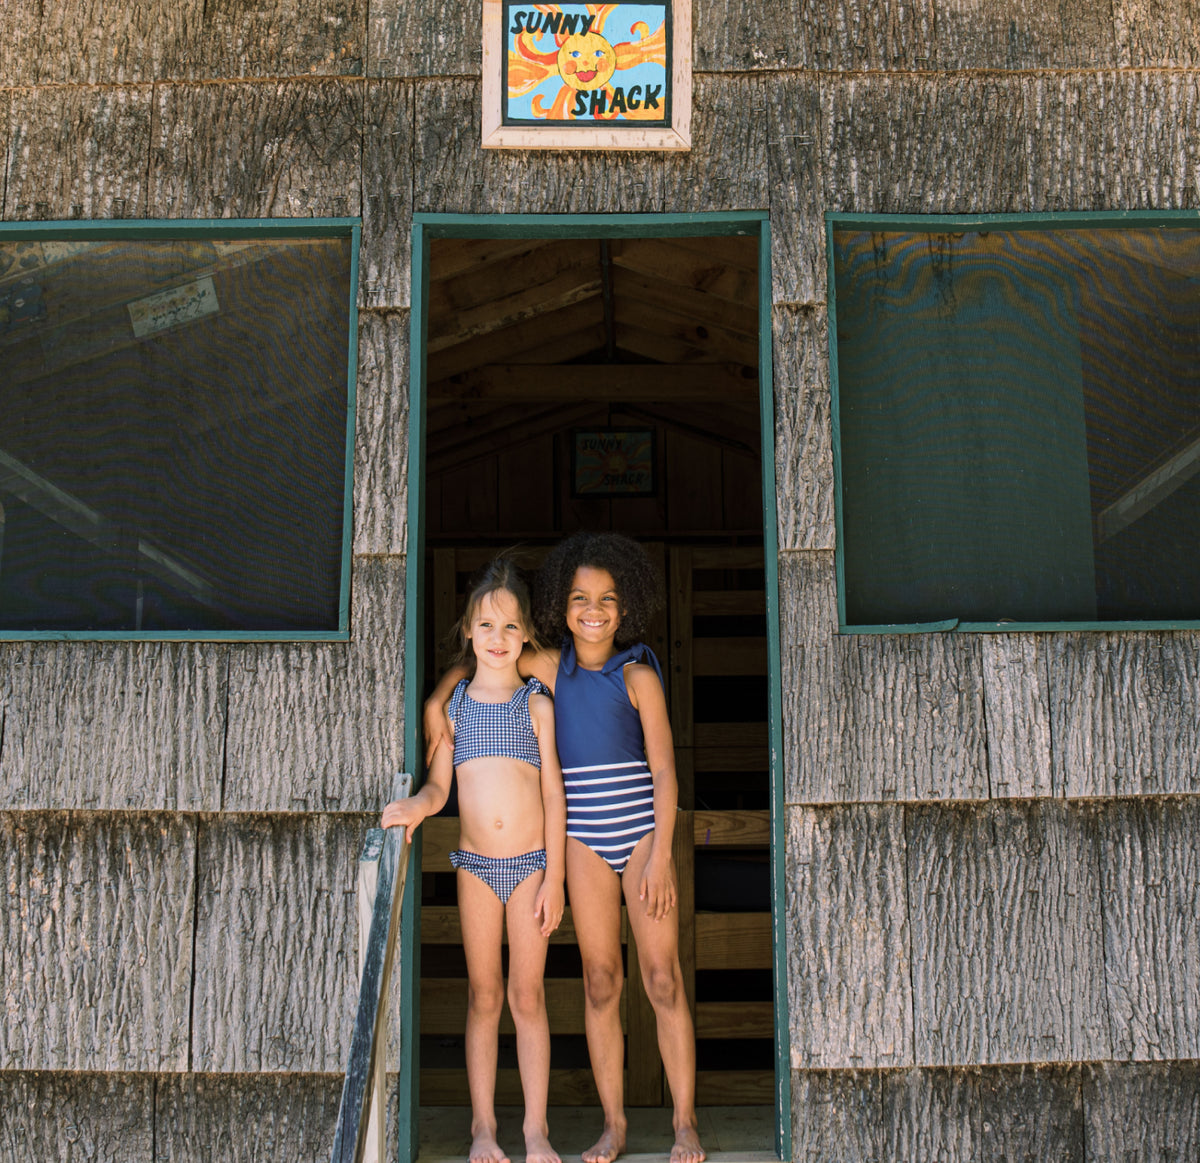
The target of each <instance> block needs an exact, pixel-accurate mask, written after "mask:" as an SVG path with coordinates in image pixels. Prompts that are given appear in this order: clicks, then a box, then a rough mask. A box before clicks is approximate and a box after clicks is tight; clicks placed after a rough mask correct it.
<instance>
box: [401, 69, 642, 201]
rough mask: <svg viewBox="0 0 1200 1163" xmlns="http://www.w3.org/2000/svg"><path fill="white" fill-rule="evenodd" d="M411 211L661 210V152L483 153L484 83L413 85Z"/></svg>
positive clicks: (502, 151)
mask: <svg viewBox="0 0 1200 1163" xmlns="http://www.w3.org/2000/svg"><path fill="white" fill-rule="evenodd" d="M413 101H414V105H415V109H416V114H415V124H416V131H415V141H414V149H413V209H414V210H415V211H418V212H422V211H425V212H436V213H459V214H525V213H541V214H589V213H610V212H616V211H620V212H623V213H632V212H644V213H659V212H661V211H662V210H663V209H665V206H664V202H663V166H664V162H663V159H662V157H661V156H660V155H659V154H656V153H621V154H614V153H603V152H595V151H593V152H584V153H577V152H574V153H573V152H565V151H561V150H559V151H557V152H556V151H552V150H532V151H530V150H516V151H513V150H484V149H483V148H482V146H481V145H480V144H479V133H478V132H477V131H476V127H477V126H479V125H480V116H481V114H480V86H479V82H478V81H472V80H437V81H423V82H419V83H417V84H416V85H415V86H414V89H413Z"/></svg>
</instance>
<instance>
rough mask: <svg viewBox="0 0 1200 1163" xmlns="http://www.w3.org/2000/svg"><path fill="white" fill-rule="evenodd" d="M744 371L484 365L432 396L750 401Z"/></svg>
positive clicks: (723, 366) (692, 366) (751, 385)
mask: <svg viewBox="0 0 1200 1163" xmlns="http://www.w3.org/2000/svg"><path fill="white" fill-rule="evenodd" d="M747 370H749V369H748V368H747V366H746V365H744V364H731V363H688V364H661V363H613V364H609V363H594V364H579V363H576V364H570V365H568V366H567V367H564V368H562V369H561V370H560V373H559V374H558V375H554V376H551V375H548V374H547V369H546V366H545V365H544V364H487V365H484V366H482V367H478V368H473V369H472V370H471V371H468V372H463V373H462V374H461V375H458V376H454V377H453V378H451V379H449V380H443V381H441V383H440V384H439V385H438V392H437V395H438V398H439V399H453V400H478V401H495V402H501V401H505V402H507V401H511V400H522V401H530V402H532V401H538V402H553V401H556V400H557V401H561V400H563V399H564V397H572V396H576V395H578V394H579V393H581V392H582V393H585V394H587V395H588V396H589V397H591V398H593V399H597V400H605V401H608V402H612V403H624V402H626V401H635V402H657V403H672V402H674V403H698V402H703V401H707V402H717V401H724V400H730V399H733V398H737V397H738V396H744V397H745V398H746V399H748V400H753V401H755V402H756V401H757V399H758V381H757V379H756V378H748V377H747V375H746V372H747ZM751 377H753V372H752V371H751ZM430 395H431V397H432V395H433V392H432V391H431V392H430Z"/></svg>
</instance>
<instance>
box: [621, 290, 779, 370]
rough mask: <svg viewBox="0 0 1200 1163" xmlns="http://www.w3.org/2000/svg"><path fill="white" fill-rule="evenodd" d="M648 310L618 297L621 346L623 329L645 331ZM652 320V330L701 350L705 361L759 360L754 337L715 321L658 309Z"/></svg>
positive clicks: (740, 361) (625, 341) (623, 334)
mask: <svg viewBox="0 0 1200 1163" xmlns="http://www.w3.org/2000/svg"><path fill="white" fill-rule="evenodd" d="M647 322H648V320H647V313H646V311H645V310H644V309H643V308H642V307H641V305H640V304H638V303H636V302H633V301H631V300H629V299H628V298H627V299H624V300H618V303H617V341H618V343H619V345H620V346H622V347H627V346H628V343H627V340H626V333H625V328H626V327H627V326H629V327H635V328H640V329H642V330H644V329H645V328H646V324H647ZM652 322H653V323H654V330H655V332H656V333H658V334H660V335H661V336H662V337H663V338H664V339H668V340H670V339H674V340H676V341H677V342H679V343H684V344H687V345H688V346H689V347H692V348H694V349H695V350H696V351H700V352H703V360H704V361H705V362H722V363H724V362H734V363H742V364H753V363H755V362H757V359H758V342H757V337H755V339H751V338H749V337H748V336H740V335H737V334H735V333H733V332H731V331H727V330H726V329H725V328H724V327H719V326H717V325H716V324H704V323H697V322H696V321H695V319H693V318H692V317H691V316H690V315H688V314H687V313H686V312H677V311H667V310H665V309H664V308H659V311H658V314H657V317H655V318H654V319H653V320H652ZM663 362H664V363H667V362H670V363H675V362H684V361H682V360H680V361H676V360H664V361H663Z"/></svg>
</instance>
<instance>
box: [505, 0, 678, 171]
mask: <svg viewBox="0 0 1200 1163" xmlns="http://www.w3.org/2000/svg"><path fill="white" fill-rule="evenodd" d="M657 2H658V3H662V4H665V6H666V8H667V9H668V10H669V14H670V22H669V24H668V26H667V27H668V28H669V30H670V51H669V54H668V57H667V60H668V63H669V67H670V90H669V100H670V104H669V106H668V111H669V124H668V125H655V126H643V125H639V124H637V123H636V122H632V121H626V120H621V121H615V122H610V123H608V124H604V125H598V124H596V123H595V122H594V121H588V122H586V123H580V124H578V125H573V124H566V123H564V122H562V121H557V122H555V123H551V124H546V125H531V124H521V125H514V124H507V125H506V124H504V97H505V94H504V78H505V63H506V61H507V59H508V58H507V52H508V49H507V37H506V28H505V19H504V15H505V4H504V0H483V148H484V149H619V150H686V149H691V147H692V0H657ZM535 7H536V6H535V4H533V3H530V4H529V5H528V8H529V9H530V10H532V9H534V8H535ZM544 7H545V6H544V5H543V8H544ZM572 7H579V5H577V4H572ZM589 7H595V5H589ZM551 71H553V70H551ZM564 87H565V85H564Z"/></svg>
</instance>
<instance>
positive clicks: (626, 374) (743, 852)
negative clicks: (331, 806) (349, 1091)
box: [401, 215, 789, 1157]
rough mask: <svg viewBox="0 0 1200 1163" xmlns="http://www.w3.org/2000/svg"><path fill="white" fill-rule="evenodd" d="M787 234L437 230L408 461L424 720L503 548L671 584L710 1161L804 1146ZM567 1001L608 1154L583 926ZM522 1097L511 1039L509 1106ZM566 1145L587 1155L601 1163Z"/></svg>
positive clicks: (630, 1077) (459, 1088)
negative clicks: (778, 385) (787, 821)
mask: <svg viewBox="0 0 1200 1163" xmlns="http://www.w3.org/2000/svg"><path fill="white" fill-rule="evenodd" d="M765 233H766V224H765V221H763V216H762V215H733V216H713V217H712V218H711V219H709V218H707V217H705V216H700V217H699V218H698V217H697V216H688V217H687V219H684V218H683V217H682V216H669V215H664V216H660V217H648V216H639V217H637V218H632V217H624V216H608V217H594V218H582V217H570V218H552V219H551V218H538V219H530V218H524V219H521V218H513V217H504V218H474V219H463V218H447V217H440V216H439V217H436V218H435V217H432V216H428V217H426V218H424V219H423V220H422V219H419V220H418V229H417V230H416V231H415V237H414V253H413V262H414V287H415V288H419V294H417V295H415V296H414V322H413V337H414V343H413V360H414V368H413V382H414V388H415V390H414V399H413V409H414V411H413V414H412V415H410V433H411V436H410V441H411V446H412V448H413V450H414V458H416V459H418V460H419V461H420V463H419V465H416V466H414V467H413V468H412V469H411V470H410V471H412V472H413V474H414V476H415V477H417V478H418V481H417V492H416V495H417V498H418V500H417V508H418V510H419V512H418V513H417V514H415V517H416V520H415V523H414V525H410V528H415V529H416V544H414V542H413V541H412V540H410V546H409V549H410V562H411V563H412V569H413V572H414V574H415V575H417V576H416V577H414V578H412V579H410V586H409V594H410V604H409V621H408V625H409V627H410V629H411V630H412V632H413V633H414V634H415V633H423V635H424V640H423V643H422V647H423V649H421V650H420V651H413V650H412V646H413V645H414V644H413V643H412V642H411V639H410V647H409V652H410V654H411V655H414V656H415V655H417V654H420V655H422V656H423V659H422V660H421V661H420V662H419V663H417V660H416V659H415V657H414V658H413V659H410V672H409V688H410V690H413V689H414V687H415V689H416V690H417V691H419V692H420V695H421V697H423V693H424V692H425V691H427V690H428V689H429V688H430V686H431V685H432V683H433V681H434V680H435V679H436V676H437V675H438V674H440V673H441V671H442V670H443V669H444V668H445V666H446V664H447V662H448V657H447V647H446V635H447V632H448V631H449V629H450V627H451V626H452V624H453V622H454V619H455V618H456V617H457V615H458V612H459V611H460V610H461V604H462V600H463V592H464V589H465V586H466V582H467V579H468V578H469V576H470V574H471V573H472V572H473V571H474V569H476V568H477V567H478V566H479V565H481V564H482V563H483V562H485V561H486V560H488V559H489V558H490V557H492V556H493V555H494V554H495V553H496V552H497V551H498V550H500V549H502V548H511V547H513V546H519V547H520V554H522V555H523V556H524V559H525V561H526V563H527V564H529V565H530V566H536V564H537V563H538V562H539V561H540V560H541V557H542V556H543V555H544V553H545V552H546V550H547V549H548V548H549V547H550V546H551V545H553V544H555V543H556V542H557V541H559V540H560V539H561V538H562V537H563V536H565V535H567V534H570V533H572V532H574V531H576V530H578V529H593V530H607V529H613V530H616V531H619V532H622V533H626V534H628V535H630V536H632V537H634V538H636V539H637V540H639V541H640V542H642V543H643V545H645V547H646V548H647V550H648V551H649V552H650V554H651V556H652V557H653V558H654V560H655V561H656V562H657V564H658V565H659V567H660V568H661V571H662V573H663V576H664V578H665V581H666V592H667V605H666V608H665V609H664V611H663V612H662V613H661V615H660V617H659V619H658V622H657V624H656V625H655V627H654V629H653V631H652V632H651V634H650V635H648V639H649V645H650V646H651V647H652V648H653V649H654V651H655V653H656V654H657V655H658V657H659V660H660V662H661V664H662V668H663V675H664V679H665V682H666V686H667V700H668V708H669V711H670V714H671V721H672V729H673V732H674V742H675V750H676V766H677V772H678V776H679V786H680V798H679V804H680V818H679V822H678V824H677V827H676V843H675V860H676V863H677V866H678V871H679V882H680V894H681V900H680V956H681V962H682V965H683V969H684V977H685V982H686V986H687V990H688V996H689V1000H690V1002H691V1003H692V1007H693V1016H694V1019H695V1023H696V1038H697V1102H698V1106H699V1107H700V1108H701V1110H702V1113H701V1135H702V1138H704V1139H705V1141H706V1146H708V1148H709V1150H710V1152H714V1151H722V1150H736V1151H739V1152H746V1151H765V1152H766V1153H767V1154H768V1155H770V1154H774V1153H775V1152H779V1151H783V1150H784V1148H785V1143H786V1137H787V1136H786V1123H787V1120H788V1117H789V1116H788V1111H787V1109H786V1107H787V1104H786V1100H785V1096H786V1093H787V1086H788V1081H787V1077H788V1075H787V1071H788V1062H787V1048H786V1044H785V1043H786V1029H787V1023H786V1014H785V1013H784V1012H783V1000H782V999H783V998H784V997H785V995H786V987H785V985H784V983H783V981H782V979H781V969H782V951H781V950H779V949H777V948H776V946H775V942H774V940H773V931H774V927H773V925H772V916H773V913H774V914H775V915H776V916H778V915H779V913H780V911H781V908H782V896H781V891H780V885H779V880H780V877H779V875H778V867H777V865H778V863H779V862H780V861H781V851H782V845H781V841H780V837H781V823H782V821H781V813H780V811H779V804H777V803H776V798H777V795H778V791H779V773H778V772H773V771H772V769H771V761H770V757H771V755H772V754H778V747H774V748H773V747H772V746H771V743H772V733H773V730H777V727H773V723H772V719H773V716H776V715H777V707H778V689H777V688H778V642H777V637H776V636H775V633H774V631H771V632H770V633H769V631H768V627H769V625H770V623H771V621H772V617H773V614H772V613H771V612H772V611H774V609H775V600H774V599H775V569H774V558H775V553H774V546H775V540H774V491H773V490H774V471H773V452H772V448H771V442H770V433H771V432H772V430H773V429H772V426H771V423H770V387H769V385H770V366H769V352H770V348H769V310H766V319H767V320H768V323H767V326H766V327H764V323H763V318H764V310H765V306H764V300H765V299H766V294H765V293H764V286H766V287H769V278H768V272H767V271H766V270H765V269H764V268H765V266H766V261H767V253H768V252H767V241H766V238H765ZM418 240H419V242H418ZM767 306H769V304H768V305H767ZM764 384H765V385H766V388H765V394H764V387H763V385H764ZM764 400H765V408H764ZM764 431H765V432H767V433H768V437H767V441H766V449H765V457H764V441H763V435H762V434H763V432H764ZM764 460H765V463H764ZM764 480H768V481H769V482H770V483H769V486H768V488H767V493H766V496H765V498H764V488H763V481H764ZM412 506H413V492H412V491H410V508H411V507H412ZM418 579H419V580H418ZM414 582H416V583H417V585H416V588H415V589H414ZM414 597H415V601H414ZM414 665H417V666H418V669H416V671H415V673H414V671H413V669H411V668H412V667H413V666H414ZM409 707H410V708H411V709H410V713H409V719H408V721H409V724H410V727H409V731H410V753H411V754H419V753H420V751H419V748H418V747H414V745H415V743H416V739H415V731H414V726H413V725H414V724H416V730H419V712H418V711H417V708H418V707H419V698H413V697H410V700H409ZM778 798H779V800H780V803H781V799H782V797H781V796H778ZM450 811H453V807H452V806H451V807H448V809H447V812H450ZM421 833H423V834H424V838H423V845H422V851H421V869H422V874H421V877H420V878H419V897H420V918H421V919H420V933H421V937H420V958H419V960H420V975H419V982H417V981H414V983H413V992H414V994H415V995H416V996H415V999H414V1007H415V1009H416V1013H417V1015H419V1029H420V1038H419V1045H418V1046H417V1047H416V1048H415V1049H416V1055H415V1061H413V1062H411V1063H408V1062H406V1066H409V1068H410V1069H412V1070H413V1072H414V1082H415V1083H416V1085H417V1087H418V1088H419V1095H420V1100H419V1101H420V1107H421V1109H422V1110H423V1111H428V1110H430V1109H433V1110H438V1111H440V1110H441V1109H442V1108H447V1107H459V1106H466V1105H469V1098H468V1093H467V1084H466V1072H465V1068H464V1065H463V1061H464V1059H463V1024H464V1020H465V1010H466V967H465V961H464V958H463V954H462V949H461V944H460V935H459V927H458V918H457V912H456V906H455V880H454V874H453V872H452V870H451V869H450V868H449V865H448V862H447V859H446V855H447V852H448V850H449V849H450V848H452V847H454V846H455V841H456V839H457V821H456V820H455V819H454V818H452V817H450V816H449V815H447V816H444V817H443V818H441V819H435V820H430V821H427V823H426V824H425V825H424V826H423V828H422V829H421ZM414 879H415V878H414ZM414 895H415V894H414ZM778 929H779V931H780V932H782V926H778ZM625 951H626V958H627V964H626V970H627V975H626V991H625V999H624V1002H623V1007H622V1010H623V1024H624V1028H625V1031H626V1081H625V1094H626V1105H627V1108H628V1111H629V1115H630V1125H631V1135H630V1142H629V1144H628V1148H627V1150H628V1151H629V1152H630V1153H638V1152H639V1151H641V1152H648V1151H659V1150H662V1149H663V1146H664V1144H665V1145H666V1146H668V1147H669V1144H670V1119H669V1114H668V1113H667V1112H666V1111H662V1110H661V1108H663V1107H666V1108H668V1110H669V1107H670V1094H669V1090H668V1088H667V1087H666V1084H665V1080H664V1077H663V1072H662V1066H661V1062H660V1060H659V1055H658V1048H657V1044H656V1040H655V1025H654V1014H653V1010H652V1008H651V1006H650V1003H649V1001H648V999H647V998H646V996H645V993H644V990H643V988H642V985H641V980H640V974H639V973H638V970H637V961H636V958H637V952H636V946H635V945H634V944H633V943H632V942H631V941H630V942H628V943H626V944H625ZM546 996H547V1008H548V1011H549V1017H550V1026H551V1035H552V1070H551V1079H550V1102H551V1106H552V1108H555V1113H556V1114H557V1116H558V1118H557V1119H556V1124H561V1123H562V1122H563V1121H564V1119H565V1118H569V1116H570V1114H571V1113H572V1112H568V1111H565V1110H564V1108H583V1109H582V1110H579V1112H578V1113H579V1114H580V1120H579V1126H580V1128H581V1130H580V1132H579V1133H580V1134H582V1135H584V1136H587V1135H588V1134H589V1133H591V1135H592V1138H594V1136H595V1133H598V1127H599V1123H598V1118H597V1117H596V1116H598V1109H597V1108H596V1102H597V1100H596V1094H595V1090H594V1086H593V1083H592V1077H591V1070H590V1067H589V1064H588V1057H587V1048H586V1041H585V1038H584V1029H583V986H582V980H581V969H580V963H579V954H578V950H577V948H576V946H575V943H574V937H573V929H572V927H571V925H570V924H569V923H565V924H564V925H563V927H562V929H561V930H560V933H559V934H556V936H555V938H554V939H552V943H551V949H550V955H549V958H548V962H547V970H546ZM416 999H419V1000H416ZM406 1008H407V1007H406ZM404 1100H405V1095H404V1093H403V1090H402V1094H401V1102H402V1104H403V1102H404ZM520 1102H521V1092H520V1082H519V1077H518V1074H517V1069H516V1057H515V1045H514V1039H513V1031H512V1026H511V1021H510V1020H509V1019H507V1016H506V1019H505V1022H504V1023H503V1024H502V1027H501V1048H500V1072H499V1078H498V1082H497V1103H498V1104H499V1105H501V1106H503V1105H505V1104H512V1105H514V1106H519V1104H520ZM588 1108H590V1109H588ZM655 1108H660V1109H659V1112H658V1115H657V1116H655V1115H654V1110H655ZM706 1112H707V1113H706ZM414 1114H415V1112H414ZM461 1121H462V1125H463V1130H464V1133H465V1128H466V1119H465V1118H464V1119H463V1120H461ZM404 1122H405V1119H404V1112H403V1110H402V1112H401V1123H402V1128H403V1125H404ZM437 1122H438V1125H439V1126H444V1127H445V1128H446V1130H447V1131H448V1132H449V1133H450V1136H451V1140H450V1141H449V1142H448V1143H447V1145H446V1147H445V1148H440V1147H434V1146H433V1145H432V1144H422V1145H421V1153H422V1154H423V1155H424V1156H425V1157H430V1156H431V1154H432V1155H438V1154H441V1155H447V1154H449V1155H455V1154H459V1153H465V1150H464V1151H463V1152H456V1151H455V1150H453V1147H452V1142H453V1137H454V1135H455V1133H456V1131H457V1130H458V1128H457V1127H456V1125H455V1119H454V1118H453V1117H451V1118H440V1117H439V1119H438V1120H437ZM518 1126H519V1120H518ZM641 1127H646V1128H647V1130H646V1131H645V1132H644V1137H643V1138H642V1140H641V1141H639V1135H642V1134H643V1132H641V1131H640V1130H639V1128H641ZM650 1128H653V1132H651V1130H650ZM412 1129H413V1132H414V1133H415V1132H416V1130H417V1126H416V1123H415V1121H414V1122H413V1124H412ZM551 1130H552V1133H553V1134H554V1141H555V1144H556V1146H557V1147H558V1149H559V1150H560V1151H563V1152H565V1153H576V1154H577V1153H578V1150H579V1149H580V1148H581V1147H583V1146H586V1145H587V1144H588V1143H590V1142H591V1141H592V1138H585V1139H584V1140H583V1141H581V1142H579V1143H575V1142H574V1141H573V1138H572V1135H571V1134H570V1133H568V1134H566V1137H564V1133H563V1132H562V1131H559V1130H557V1129H556V1125H555V1124H552V1127H551ZM664 1135H665V1138H663V1136H664ZM458 1137H459V1138H461V1135H459V1136H458ZM660 1140H661V1142H660ZM465 1141H466V1140H464V1142H465ZM783 1157H786V1154H785V1155H784V1156H783Z"/></svg>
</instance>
